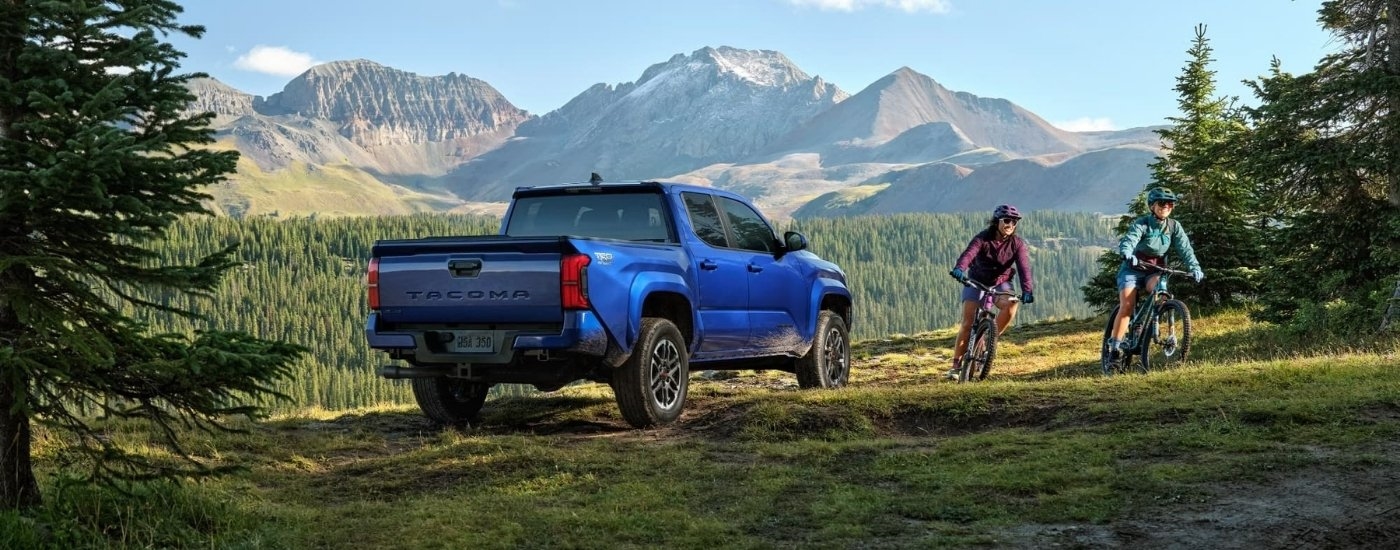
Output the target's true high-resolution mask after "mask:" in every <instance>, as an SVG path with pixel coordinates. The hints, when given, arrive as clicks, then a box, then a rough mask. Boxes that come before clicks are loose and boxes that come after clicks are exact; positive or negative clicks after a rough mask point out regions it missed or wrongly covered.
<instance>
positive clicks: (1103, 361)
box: [1099, 306, 1121, 376]
mask: <svg viewBox="0 0 1400 550" xmlns="http://www.w3.org/2000/svg"><path fill="white" fill-rule="evenodd" d="M1117 318H1118V306H1113V311H1110V312H1108V322H1107V323H1105V324H1104V327H1103V342H1102V343H1100V344H1099V368H1100V369H1102V370H1103V375H1104V376H1113V375H1114V374H1117V373H1116V372H1115V371H1116V370H1117V367H1118V366H1117V365H1114V363H1113V352H1112V351H1111V350H1109V349H1108V340H1109V338H1112V337H1113V321H1114V320H1115V319H1117ZM1120 365H1121V364H1120Z"/></svg>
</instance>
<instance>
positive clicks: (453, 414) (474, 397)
mask: <svg viewBox="0 0 1400 550" xmlns="http://www.w3.org/2000/svg"><path fill="white" fill-rule="evenodd" d="M412 386H413V399H414V400H416V401H418V408H419V409H422V410H423V414H424V415H425V416H427V417H428V419H430V420H432V421H434V422H438V423H441V424H448V425H459V424H466V423H468V422H470V421H472V420H473V419H475V418H476V416H477V414H479V413H480V412H481V406H482V405H483V404H485V403H486V394H487V393H488V392H489V391H490V390H491V385H490V384H484V383H479V382H467V381H465V380H457V379H453V378H447V377H445V376H439V377H436V378H415V379H413V384H412Z"/></svg>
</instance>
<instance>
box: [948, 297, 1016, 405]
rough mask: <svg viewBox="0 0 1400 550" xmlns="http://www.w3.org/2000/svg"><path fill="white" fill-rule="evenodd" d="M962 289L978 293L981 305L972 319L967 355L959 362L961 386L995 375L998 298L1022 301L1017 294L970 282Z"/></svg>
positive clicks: (958, 377)
mask: <svg viewBox="0 0 1400 550" xmlns="http://www.w3.org/2000/svg"><path fill="white" fill-rule="evenodd" d="M963 286H970V287H972V288H975V289H977V290H978V296H977V300H978V302H980V303H981V305H980V306H978V308H977V314H976V315H975V316H974V317H973V318H972V331H971V332H969V333H968V337H967V351H965V352H963V356H962V361H959V362H958V366H957V375H958V376H957V379H958V382H970V381H974V380H985V379H986V378H987V374H988V373H990V372H991V371H992V361H993V360H995V359H996V356H997V308H996V299H997V296H1006V297H1009V298H1011V301H1013V302H1019V301H1021V299H1020V298H1017V297H1016V294H1015V293H1012V292H1008V291H1005V290H997V289H995V288H991V287H988V286H987V285H984V284H982V283H979V282H977V281H974V280H972V279H967V280H965V281H963Z"/></svg>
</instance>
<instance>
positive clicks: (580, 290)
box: [559, 254, 589, 309]
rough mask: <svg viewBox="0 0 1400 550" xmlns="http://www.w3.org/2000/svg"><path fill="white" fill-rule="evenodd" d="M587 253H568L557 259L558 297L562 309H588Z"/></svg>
mask: <svg viewBox="0 0 1400 550" xmlns="http://www.w3.org/2000/svg"><path fill="white" fill-rule="evenodd" d="M588 262H589V258H588V255H587V254H569V255H566V256H564V257H563V258H561V259H560V260H559V298H560V301H561V302H562V303H563V304H564V309H588V308H589V303H588Z"/></svg>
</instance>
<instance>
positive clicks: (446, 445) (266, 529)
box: [0, 312, 1400, 548]
mask: <svg viewBox="0 0 1400 550" xmlns="http://www.w3.org/2000/svg"><path fill="white" fill-rule="evenodd" d="M1102 327H1103V320H1102V319H1089V320H1069V321H1058V322H1048V323H1040V324H1035V325H1030V326H1022V327H1017V328H1015V329H1013V331H1012V332H1009V333H1008V334H1007V335H1006V336H1005V338H1004V343H1003V345H1002V347H1001V355H1000V357H1001V360H1000V361H999V366H998V367H997V368H996V369H995V370H994V372H993V374H992V378H991V379H989V380H988V381H987V382H983V383H976V384H964V385H958V384H954V383H952V382H948V381H946V380H943V379H941V378H940V376H939V373H940V372H941V371H942V370H943V369H944V368H946V364H947V362H948V356H949V351H950V348H951V346H952V333H951V331H937V332H931V333H923V334H918V335H914V336H908V337H897V338H888V339H877V340H868V341H864V342H859V343H858V344H857V345H856V346H855V348H854V352H855V354H856V356H857V360H856V362H855V365H854V369H853V376H852V384H851V387H849V388H845V389H842V390H839V391H799V390H797V389H796V384H795V380H793V379H792V377H791V375H785V374H781V373H771V374H770V373H764V374H755V373H752V372H738V373H719V374H718V375H713V376H708V377H702V376H700V375H699V374H698V373H695V374H694V376H693V377H692V386H691V394H690V396H691V401H690V403H689V404H688V406H687V409H686V413H685V415H684V416H683V417H682V420H681V421H680V422H679V423H678V424H676V425H674V426H672V427H668V428H665V429H657V430H645V431H639V430H632V429H628V428H627V427H626V424H625V422H623V421H622V420H621V419H620V417H619V415H618V413H617V410H616V406H615V405H614V403H613V401H612V397H611V394H610V392H609V391H608V390H607V389H606V387H605V386H600V385H596V384H587V385H582V386H577V387H573V388H569V389H566V390H565V391H562V392H559V393H555V394H549V395H538V396H529V397H508V398H499V399H494V400H492V401H489V402H488V403H487V407H486V409H485V411H484V415H483V418H482V422H481V424H480V425H479V426H475V427H472V428H469V429H464V430H456V429H446V430H444V429H440V428H437V427H434V426H432V425H430V424H428V423H427V422H426V421H425V420H424V419H423V418H422V417H421V416H420V415H419V414H418V413H417V412H416V410H412V409H405V408H402V407H394V408H378V409H361V410H357V411H353V412H349V413H333V414H332V413H317V412H314V411H308V412H303V413H298V414H293V415H289V416H284V417H281V418H278V419H275V420H273V421H270V422H266V423H262V424H257V425H250V426H249V427H250V428H251V432H250V433H248V434H244V435H208V434H196V435H192V436H191V437H192V439H191V445H189V448H190V449H192V450H193V451H194V452H195V453H197V454H199V455H200V456H202V457H203V458H204V459H205V460H208V461H210V462H211V463H242V464H246V465H247V466H248V470H247V471H246V472H245V473H243V474H240V475H236V476H233V477H228V478H224V479H221V480H218V481H215V482H210V483H206V484H203V485H197V484H186V485H181V486H167V485H158V486H153V487H150V488H147V489H143V490H142V491H140V492H138V493H136V494H135V495H134V496H122V495H120V494H119V493H115V492H110V491H86V490H85V491H78V490H69V491H67V492H63V493H59V492H58V491H57V490H56V489H55V488H54V486H53V484H52V483H50V485H49V486H47V487H46V490H47V493H46V495H47V496H48V498H49V501H48V502H49V507H48V508H46V509H45V510H44V511H43V513H41V514H40V515H39V516H38V517H37V518H34V519H33V520H27V519H26V520H21V519H17V518H15V517H13V516H8V517H4V516H0V546H3V547H36V546H44V545H48V546H52V547H74V546H102V545H106V544H114V545H118V546H133V547H168V546H180V547H184V546H199V547H213V548H223V547H237V548H264V547H267V548H389V547H393V548H448V547H454V548H456V547H479V546H486V547H545V546H549V547H571V548H619V547H621V548H628V547H646V548H655V547H675V548H697V547H743V548H765V547H797V546H802V547H807V546H816V547H840V548H849V547H920V548H925V547H966V546H980V547H985V546H993V547H1027V548H1032V547H1048V546H1052V545H1062V546H1066V547H1127V546H1142V547H1164V546H1169V547H1202V546H1216V547H1294V546H1303V547H1331V546H1364V545H1370V544H1373V543H1376V542H1382V541H1394V540H1397V539H1396V537H1400V493H1397V492H1396V491H1394V487H1395V486H1396V483H1397V482H1400V462H1398V461H1400V444H1397V443H1396V441H1397V436H1400V369H1397V368H1396V366H1397V363H1400V341H1397V340H1396V339H1395V338H1389V339H1384V340H1380V341H1371V342H1350V343H1343V342H1325V341H1316V340H1303V339H1298V338H1296V337H1293V336H1292V335H1288V334H1285V333H1281V332H1279V331H1278V329H1276V328H1274V327H1270V326H1264V325H1257V324H1253V323H1251V322H1249V321H1248V318H1247V316H1246V315H1245V314H1244V313H1241V312H1226V313H1221V314H1216V315H1212V316H1209V317H1202V318H1198V319H1197V322H1196V327H1197V342H1196V344H1195V346H1194V347H1193V350H1194V351H1193V353H1195V354H1196V355H1195V360H1194V361H1192V362H1191V363H1189V364H1187V365H1186V366H1183V367H1181V368H1178V369H1175V370H1170V371H1164V372H1153V373H1150V374H1147V375H1130V376H1118V377H1114V378H1103V377H1100V376H1098V375H1097V374H1096V372H1097V371H1096V360H1097V351H1096V350H1097V341H1098V338H1099V336H1100V334H1101V332H1102ZM112 436H113V437H115V438H120V439H121V440H123V441H128V442H129V444H130V445H133V446H137V447H138V448H139V446H140V445H141V441H142V438H143V437H144V436H143V435H142V434H141V433H140V432H139V431H133V430H130V429H114V430H113V432H112ZM39 449H40V464H41V465H42V466H43V467H44V469H46V470H48V471H54V469H55V459H56V452H57V449H58V447H57V445H56V442H54V441H51V440H49V439H41V444H40V447H39ZM215 449H217V451H216V450H215Z"/></svg>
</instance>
